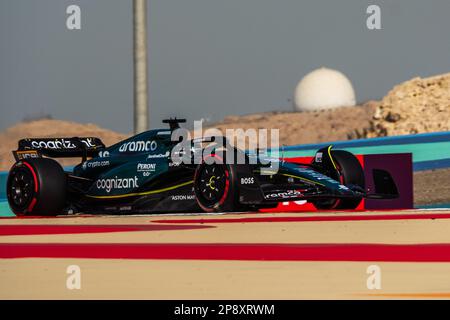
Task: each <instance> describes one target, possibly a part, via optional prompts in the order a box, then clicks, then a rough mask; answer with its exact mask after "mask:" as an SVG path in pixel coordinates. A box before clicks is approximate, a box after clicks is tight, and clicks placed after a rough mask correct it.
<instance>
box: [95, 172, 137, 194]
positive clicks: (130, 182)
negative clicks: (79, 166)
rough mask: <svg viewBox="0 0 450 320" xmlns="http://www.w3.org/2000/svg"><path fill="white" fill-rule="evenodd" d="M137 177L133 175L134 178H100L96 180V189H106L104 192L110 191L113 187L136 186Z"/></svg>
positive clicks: (125, 187) (126, 187)
mask: <svg viewBox="0 0 450 320" xmlns="http://www.w3.org/2000/svg"><path fill="white" fill-rule="evenodd" d="M137 180H138V177H136V176H134V178H124V179H121V178H118V177H117V176H115V177H114V178H111V179H100V180H97V184H96V185H97V189H101V190H106V192H108V193H110V192H111V190H113V189H130V188H137V187H139V185H138V181H137Z"/></svg>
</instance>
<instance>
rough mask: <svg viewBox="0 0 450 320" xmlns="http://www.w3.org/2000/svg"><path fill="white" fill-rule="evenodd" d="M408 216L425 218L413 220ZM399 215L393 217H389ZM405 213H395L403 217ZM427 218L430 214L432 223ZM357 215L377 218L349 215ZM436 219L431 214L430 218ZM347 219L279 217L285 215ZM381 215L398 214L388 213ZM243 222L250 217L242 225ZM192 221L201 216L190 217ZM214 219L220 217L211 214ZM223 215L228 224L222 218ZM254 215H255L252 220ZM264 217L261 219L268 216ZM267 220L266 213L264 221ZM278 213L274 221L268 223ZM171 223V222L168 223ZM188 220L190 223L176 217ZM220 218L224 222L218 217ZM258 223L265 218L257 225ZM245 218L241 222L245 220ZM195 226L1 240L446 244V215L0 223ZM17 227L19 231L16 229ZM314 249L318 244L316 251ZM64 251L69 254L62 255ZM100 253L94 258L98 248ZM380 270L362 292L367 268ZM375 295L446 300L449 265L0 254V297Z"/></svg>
mask: <svg viewBox="0 0 450 320" xmlns="http://www.w3.org/2000/svg"><path fill="white" fill-rule="evenodd" d="M417 214H420V215H422V214H425V215H424V216H423V215H422V216H420V218H417V217H416V218H414V217H415V215H417ZM399 215H401V216H402V217H401V218H398V216H399ZM403 215H404V217H403ZM431 215H433V219H431V217H432V216H431ZM361 216H364V217H370V218H371V219H375V218H380V220H368V221H365V220H358V219H360V218H361ZM436 216H437V217H438V218H436ZM309 217H324V218H336V217H337V218H340V217H345V218H346V219H349V217H350V218H352V219H353V218H354V219H356V220H354V221H353V220H352V221H308V222H306V221H300V220H299V221H290V222H289V221H282V220H283V219H292V218H309ZM389 217H391V218H393V217H397V218H395V219H390V218H389ZM246 218H250V219H253V220H250V221H255V219H256V222H250V221H249V220H242V221H243V222H240V221H241V220H236V219H246ZM199 219H201V220H200V221H198V220H199ZM217 219H219V220H217ZM230 219H232V220H230ZM258 219H263V221H260V220H258ZM267 219H269V220H267ZM270 219H272V220H273V219H275V220H273V221H271V222H270ZM277 219H279V220H277ZM174 220H176V221H174ZM185 220H189V221H185ZM224 220H227V221H228V222H232V223H226V221H225V222H224ZM266 220H267V221H266ZM245 221H247V222H245ZM33 225H39V226H50V227H51V226H55V227H59V226H72V227H73V226H90V225H97V226H98V225H108V226H123V225H150V226H154V225H158V226H160V225H163V226H166V225H167V226H169V225H170V226H178V225H187V226H190V225H201V226H209V227H210V228H204V229H192V230H190V229H186V230H165V231H137V232H136V231H135V232H114V233H109V232H106V233H87V234H67V233H63V234H40V235H36V234H28V235H5V233H3V234H2V235H1V236H0V255H1V254H2V250H5V246H6V245H11V244H23V245H25V246H31V245H32V244H36V243H49V244H60V245H64V244H80V243H89V244H111V243H113V244H114V246H115V248H117V250H119V249H120V246H121V244H130V243H131V244H172V245H176V244H179V245H184V244H192V243H198V244H209V245H220V244H229V243H236V244H256V245H258V244H261V245H263V244H315V245H317V244H319V245H320V244H331V243H333V244H343V245H352V244H361V243H365V244H390V245H415V244H450V211H448V210H433V211H417V210H414V211H413V210H408V211H401V212H389V211H384V212H353V213H344V212H337V213H274V214H267V213H265V214H229V215H220V216H141V217H68V218H56V219H55V218H53V219H2V220H0V230H3V229H2V227H4V226H12V227H18V229H17V230H22V229H23V227H24V226H33ZM20 228H22V229H20ZM1 232H4V231H1ZM319 250H320V248H319ZM68 254H69V255H70V252H68ZM100 255H101V254H100ZM374 264H375V265H377V266H379V267H380V270H381V289H379V290H369V289H368V288H367V285H366V283H367V279H368V277H369V275H368V273H367V268H368V267H369V266H370V265H374ZM70 265H77V266H79V267H80V270H81V289H80V290H76V289H74V290H69V289H67V287H66V281H67V278H68V274H67V273H66V271H67V267H68V266H70ZM18 298H26V299H317V298H319V299H379V298H381V299H384V298H394V299H403V298H450V263H449V262H411V261H409V262H408V261H405V262H387V261H384V262H382V261H376V260H375V261H369V260H368V261H276V260H275V261H246V260H245V259H240V260H239V259H238V260H233V261H231V260H214V258H213V257H212V256H211V257H206V258H203V259H170V260H168V259H102V258H93V259H92V258H90V259H87V258H67V257H66V258H42V257H41V258H38V257H28V258H26V257H24V258H13V259H9V258H8V259H0V299H18Z"/></svg>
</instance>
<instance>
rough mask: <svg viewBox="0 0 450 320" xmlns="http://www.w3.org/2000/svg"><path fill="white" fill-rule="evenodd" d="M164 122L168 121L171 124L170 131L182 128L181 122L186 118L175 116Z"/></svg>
mask: <svg viewBox="0 0 450 320" xmlns="http://www.w3.org/2000/svg"><path fill="white" fill-rule="evenodd" d="M162 122H163V123H168V124H169V126H170V131H174V130H176V129H178V128H180V123H185V122H186V119H177V118H176V117H175V118H169V119H164V120H163V121H162Z"/></svg>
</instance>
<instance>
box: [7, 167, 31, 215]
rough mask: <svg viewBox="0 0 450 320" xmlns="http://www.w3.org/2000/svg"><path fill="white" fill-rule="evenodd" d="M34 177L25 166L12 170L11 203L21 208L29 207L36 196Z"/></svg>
mask: <svg viewBox="0 0 450 320" xmlns="http://www.w3.org/2000/svg"><path fill="white" fill-rule="evenodd" d="M34 189H35V186H34V179H33V175H32V174H31V172H30V171H29V170H26V169H24V168H19V169H16V170H15V171H14V172H12V175H11V178H10V185H9V200H10V204H11V205H12V206H13V207H14V208H16V209H19V210H23V209H25V208H27V207H28V206H29V205H30V203H31V201H32V199H33V197H34Z"/></svg>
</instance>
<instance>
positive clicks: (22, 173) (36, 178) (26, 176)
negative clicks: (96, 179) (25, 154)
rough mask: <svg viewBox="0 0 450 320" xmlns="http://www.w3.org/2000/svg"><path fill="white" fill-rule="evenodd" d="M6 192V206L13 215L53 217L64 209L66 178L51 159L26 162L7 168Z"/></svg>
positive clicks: (22, 161)
mask: <svg viewBox="0 0 450 320" xmlns="http://www.w3.org/2000/svg"><path fill="white" fill-rule="evenodd" d="M6 188H7V197H8V203H9V206H10V207H11V209H12V211H13V212H14V213H15V214H16V215H19V216H23V215H27V216H33V215H34V216H36V215H39V216H54V215H57V214H60V213H61V212H62V210H63V208H64V205H65V202H66V189H67V178H66V175H65V173H64V170H63V168H62V167H61V165H60V164H59V163H58V162H56V161H55V160H53V159H48V158H36V159H26V160H21V161H18V162H16V163H15V164H14V166H13V167H12V168H11V170H10V171H9V175H8V181H7V185H6Z"/></svg>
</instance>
